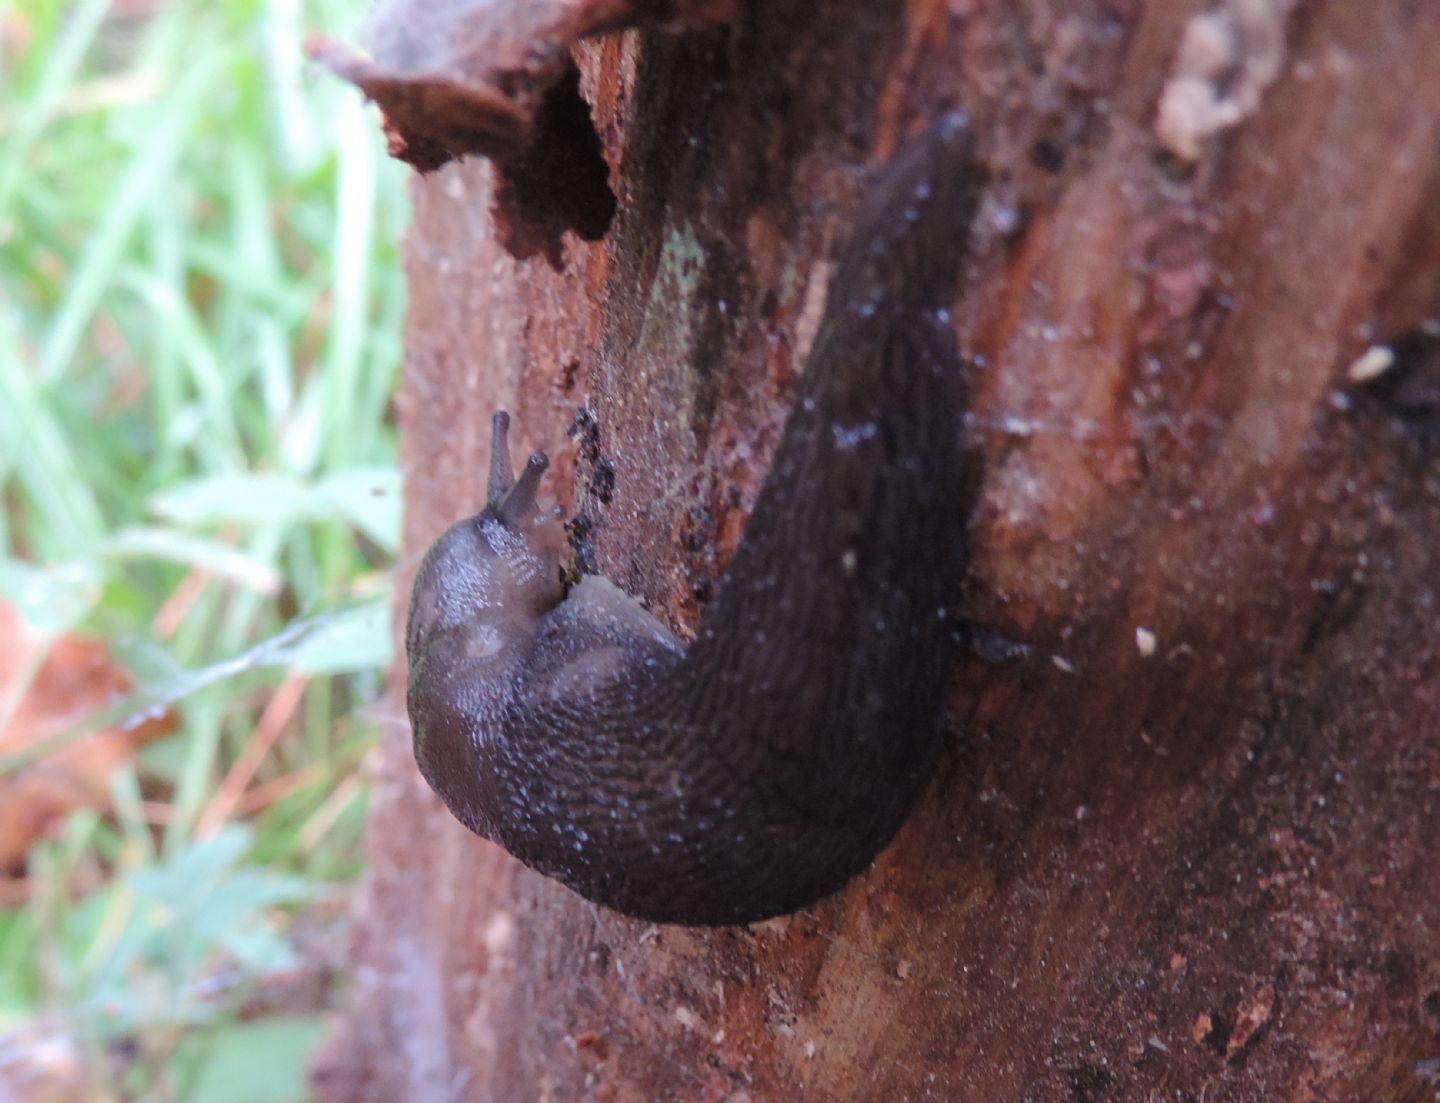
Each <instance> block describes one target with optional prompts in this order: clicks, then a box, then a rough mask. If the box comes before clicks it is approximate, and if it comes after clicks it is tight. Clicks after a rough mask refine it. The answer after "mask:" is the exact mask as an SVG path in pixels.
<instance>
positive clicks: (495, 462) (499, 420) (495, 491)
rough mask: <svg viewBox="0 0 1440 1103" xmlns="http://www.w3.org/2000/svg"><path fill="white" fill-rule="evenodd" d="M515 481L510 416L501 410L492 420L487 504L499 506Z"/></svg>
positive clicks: (486, 493)
mask: <svg viewBox="0 0 1440 1103" xmlns="http://www.w3.org/2000/svg"><path fill="white" fill-rule="evenodd" d="M514 481H515V472H514V470H513V469H512V468H511V466H510V415H509V414H507V413H506V412H505V411H504V410H499V411H497V412H496V414H495V416H494V417H493V418H491V419H490V481H489V485H488V487H487V488H486V492H485V504H486V505H487V506H492V507H493V506H498V505H499V504H500V499H501V498H503V497H504V496H505V492H506V491H507V490H509V489H510V484H511V483H513V482H514Z"/></svg>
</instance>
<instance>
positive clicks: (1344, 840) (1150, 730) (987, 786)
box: [316, 0, 1440, 1103]
mask: <svg viewBox="0 0 1440 1103" xmlns="http://www.w3.org/2000/svg"><path fill="white" fill-rule="evenodd" d="M575 56H576V59H577V62H578V67H579V72H580V86H579V87H580V93H581V95H582V97H583V98H584V100H585V101H586V102H587V103H588V104H589V105H590V107H591V110H592V112H593V118H594V124H595V131H596V133H597V135H598V136H599V140H600V145H601V149H602V150H603V156H604V159H605V162H606V165H607V166H608V173H609V185H610V187H611V189H612V190H613V193H614V197H615V200H616V205H615V209H616V213H615V216H614V219H613V221H612V222H611V223H610V225H609V227H608V229H607V231H606V232H605V234H604V237H603V239H602V240H600V241H597V242H583V241H580V240H579V239H577V238H576V237H575V236H574V235H567V236H566V237H565V239H564V241H565V244H564V252H563V257H562V258H561V259H562V261H563V270H562V271H556V270H555V269H554V268H553V267H551V266H550V265H547V264H545V263H544V262H543V260H529V261H523V262H522V261H516V260H514V259H513V258H512V257H511V256H510V255H508V254H507V253H506V252H505V250H504V248H503V247H502V246H501V244H500V243H499V241H498V239H497V236H496V234H495V230H494V225H493V221H492V215H491V213H490V211H491V200H492V198H493V191H494V189H495V187H496V182H495V176H494V173H493V170H492V167H491V166H490V165H489V163H487V162H484V161H481V160H477V159H466V160H463V161H460V162H458V163H454V164H451V165H449V166H447V167H445V168H443V169H441V170H439V171H437V172H435V173H433V174H431V175H428V176H426V177H424V178H423V179H419V180H418V181H417V184H416V186H415V192H414V195H415V199H416V214H415V222H414V226H413V228H412V230H411V233H410V238H409V244H408V251H407V257H408V260H407V264H408V272H409V280H410V294H411V305H410V318H409V330H408V339H407V353H406V363H405V370H404V382H403V387H402V391H401V394H400V396H399V398H398V405H399V410H400V416H401V419H402V426H403V431H404V438H403V439H404V462H405V466H406V476H407V502H408V520H407V545H406V546H407V549H408V554H407V558H406V561H405V563H404V564H403V565H402V571H401V578H400V583H401V586H402V588H408V579H409V575H410V572H411V571H412V570H413V567H414V565H415V563H416V562H417V561H418V558H419V555H420V554H421V553H422V552H423V550H424V547H425V546H426V545H427V543H428V542H429V541H430V540H431V539H432V538H433V537H434V536H435V535H437V534H438V533H439V532H440V531H441V529H442V528H443V527H444V526H445V525H446V524H447V523H449V522H450V521H452V520H454V519H455V518H457V517H459V516H461V515H463V514H465V513H466V512H469V511H473V510H474V509H475V508H477V507H478V505H479V504H481V502H482V499H483V495H484V489H483V486H484V470H485V456H486V450H487V448H488V425H489V419H490V414H491V413H492V411H493V410H494V409H496V408H497V407H499V408H506V409H509V410H510V411H512V413H513V414H514V417H515V427H516V429H515V431H516V435H517V438H518V443H519V445H520V446H522V447H544V448H547V449H549V450H550V451H551V454H552V456H553V457H554V458H555V459H556V461H557V462H556V466H555V468H553V469H552V477H551V485H552V486H553V487H554V488H555V490H556V493H557V495H558V496H559V497H560V499H561V501H562V502H563V503H564V504H565V505H566V507H567V509H569V510H570V511H572V512H579V513H583V515H584V516H585V517H586V519H587V520H588V522H589V524H590V532H591V539H592V541H593V544H594V547H595V549H596V553H597V557H598V560H599V564H598V565H599V566H600V567H601V568H602V569H603V570H604V571H605V573H607V574H608V575H609V576H610V577H611V578H612V579H614V580H615V581H616V582H617V583H619V584H620V585H622V586H623V587H625V588H626V589H627V590H629V591H630V592H632V593H634V594H636V595H637V596H639V597H641V598H642V599H643V600H645V601H646V603H647V604H648V605H649V606H650V607H651V608H652V609H653V610H655V611H656V612H657V613H658V615H660V616H662V617H663V618H665V619H667V620H668V621H669V623H671V624H672V625H673V626H674V627H675V628H676V630H677V631H679V632H680V633H682V634H684V633H686V632H688V631H693V629H694V627H695V625H696V623H697V622H698V618H699V615H700V612H701V611H702V610H703V608H704V603H705V600H706V599H707V597H708V596H709V595H710V594H711V593H712V592H713V589H714V587H715V585H716V584H717V582H718V580H719V578H720V577H721V574H722V572H723V569H724V566H725V563H726V562H727V561H728V557H729V556H730V554H731V553H732V552H733V551H734V548H735V546H736V544H737V542H738V540H739V538H740V535H741V534H742V533H743V530H744V523H745V517H746V514H747V510H748V508H749V506H750V505H751V504H752V503H753V501H754V497H755V494H756V492H757V491H758V489H759V486H760V484H761V482H762V481H763V479H764V477H765V473H766V471H767V468H768V464H769V457H770V454H771V450H772V449H773V447H774V445H775V443H776V441H777V439H778V436H779V431H780V428H781V427H782V425H783V423H784V419H785V415H786V411H787V408H788V401H789V397H790V395H791V394H792V392H793V387H794V384H795V377H796V373H797V372H798V371H799V369H800V366H801V365H802V364H803V362H804V356H805V352H806V350H807V348H808V342H809V340H810V339H811V337H812V336H813V328H814V323H815V321H816V320H817V318H818V315H819V310H820V306H821V304H822V303H823V295H824V287H825V281H826V278H827V276H828V274H829V265H830V262H831V260H832V259H833V257H834V256H835V254H836V252H837V251H838V249H839V248H840V246H841V245H843V242H844V240H845V236H846V233H847V219H848V218H849V217H850V216H851V215H852V214H853V212H854V210H855V207H856V204H857V202H858V199H859V196H860V193H861V190H862V187H863V179H864V175H863V174H864V171H865V170H866V169H867V168H868V167H871V166H874V165H876V164H878V163H880V162H881V161H883V160H884V159H885V158H886V157H887V156H888V155H889V153H890V152H891V151H892V150H893V149H894V148H895V147H896V145H897V144H898V143H899V141H900V140H901V139H902V137H903V136H904V135H905V134H906V133H908V132H910V131H912V130H913V129H915V128H916V127H918V126H919V125H922V124H923V123H924V122H925V121H926V120H928V119H930V118H933V117H934V116H935V115H936V114H938V113H939V112H940V111H942V110H944V109H946V108H951V107H956V106H959V107H963V108H964V109H965V110H966V111H967V112H968V113H969V114H970V116H971V118H972V121H973V125H974V127H975V130H976V132H977V134H978V135H979V138H980V144H981V148H982V151H983V154H984V156H985V159H986V161H987V162H988V164H989V167H990V171H991V173H992V178H993V182H992V184H991V187H990V191H989V193H988V195H987V199H986V202H985V205H984V207H983V210H982V214H981V221H980V225H979V226H978V227H977V255H976V258H975V261H974V263H973V264H972V266H971V271H970V272H969V274H968V276H967V278H966V281H965V286H964V288H963V289H962V292H961V294H960V296H959V298H958V299H957V302H956V304H955V312H954V313H955V316H956V319H957V327H958V328H957V332H958V333H959V334H960V337H961V340H962V347H963V348H964V350H965V351H966V352H967V353H968V354H969V355H970V356H971V357H972V360H973V364H972V367H971V369H970V370H971V372H972V386H973V388H974V394H973V406H972V410H971V413H970V416H969V421H970V424H971V429H972V434H973V439H974V442H975V448H976V452H977V459H978V460H979V462H981V463H982V464H983V469H984V473H985V475H984V478H985V483H984V485H985V491H984V499H983V504H982V506H981V508H980V510H979V512H978V515H977V516H976V517H975V518H974V520H973V525H972V529H973V537H974V541H975V547H976V553H975V559H974V562H973V564H972V569H971V576H970V579H969V580H968V582H967V584H966V587H965V590H964V592H963V593H961V594H957V595H956V604H957V608H958V609H959V610H960V611H961V612H962V613H963V614H964V615H965V617H966V618H967V619H968V620H969V621H970V622H972V623H973V624H974V625H976V626H977V629H978V630H979V632H980V634H981V635H982V636H983V637H984V638H985V639H987V640H989V641H990V642H991V643H992V644H993V643H995V641H1010V642H1012V643H1014V644H1018V645H1023V646H1021V647H1015V648H1010V649H1009V650H1011V651H1013V652H1016V657H1012V658H1010V659H1009V660H1007V661H1003V662H997V661H992V660H987V659H985V658H982V657H980V656H979V655H978V654H977V655H975V656H971V657H967V658H965V659H964V660H963V661H962V662H960V663H959V664H958V667H957V670H956V674H955V681H954V689H953V696H952V734H951V740H950V749H949V751H948V752H947V755H946V756H945V758H944V760H943V762H942V764H941V767H940V769H939V770H938V772H937V775H936V777H935V779H934V781H933V784H932V785H931V786H930V788H929V790H928V792H927V795H926V797H925V798H924V800H923V801H922V805H921V807H920V808H919V809H918V810H917V812H916V814H915V815H914V816H913V817H912V819H911V821H910V822H909V824H908V825H907V826H906V828H905V829H904V830H903V831H902V832H901V835H900V837H899V838H898V839H897V841H896V842H895V843H894V845H893V846H892V847H891V848H890V849H889V850H887V851H886V852H885V853H884V854H883V855H882V856H881V857H880V859H879V860H878V861H877V863H876V864H875V867H874V868H873V869H872V870H871V871H870V872H869V873H868V874H866V875H865V876H863V877H861V878H860V879H858V880H857V881H856V882H854V883H853V884H852V885H851V886H850V887H849V888H848V889H847V890H845V891H844V892H843V893H841V894H840V895H838V896H836V897H834V898H832V899H830V900H827V901H824V902H822V903H821V904H819V905H817V906H816V907H814V908H811V909H809V910H807V911H805V912H802V913H800V914H797V915H794V916H791V917H788V918H785V919H780V920H774V921H771V922H769V923H765V924H761V925H759V926H756V927H751V928H743V929H729V930H716V931H690V930H682V929H677V928H668V927H664V928H659V927H653V926H647V925H644V924H639V923H635V922H632V921H629V920H626V919H623V918H621V917H618V916H615V915H613V914H610V913H608V912H605V911H602V910H600V909H597V908H596V907H594V906H592V905H590V904H587V903H585V902H584V901H582V900H580V899H579V898H578V897H575V896H573V895H572V894H570V893H569V892H568V891H566V890H565V889H563V888H561V887H559V886H558V885H555V884H553V883H550V882H548V881H546V880H544V879H543V878H540V877H539V876H537V875H534V874H532V873H530V872H529V871H527V870H524V869H523V868H521V867H518V866H517V865H516V864H515V863H514V862H512V861H511V860H510V859H509V858H508V857H507V856H506V855H504V854H503V853H502V852H500V851H498V850H497V849H495V848H493V847H491V846H490V845H488V844H487V843H484V842H482V841H480V840H478V839H475V838H473V837H471V836H470V835H468V834H467V833H466V832H465V831H464V829H463V828H461V827H460V825H459V824H457V823H455V822H454V821H453V820H451V819H450V818H449V817H448V815H446V814H445V813H444V811H443V809H442V808H441V806H440V804H439V802H438V801H437V800H436V799H435V798H434V797H433V796H432V795H431V794H430V793H429V791H428V790H427V789H426V788H425V786H424V784H423V782H422V781H421V780H420V778H419V775H418V773H417V772H416V770H415V766H414V763H413V760H412V758H411V755H410V748H409V733H408V730H407V729H406V727H405V725H404V722H403V706H402V705H401V704H400V702H401V699H402V697H403V693H402V692H401V689H400V686H401V681H400V679H401V678H402V677H403V672H398V671H397V674H396V691H395V693H394V694H393V699H394V701H395V702H396V705H395V716H396V717H397V719H396V721H395V722H394V724H393V725H392V726H391V728H390V730H388V731H387V733H386V736H385V740H384V745H383V747H382V765H381V768H380V776H379V777H378V779H377V786H376V792H375V797H374V801H373V805H372V813H371V815H372V827H371V870H370V873H369V876H368V878H367V882H366V886H365V889H364V891H363V893H362V897H361V900H360V902H359V904H358V906H357V916H356V934H355V947H354V950H355V960H356V963H357V967H358V972H357V976H356V981H355V986H354V991H353V995H352V999H351V1003H350V1006H349V1008H348V1009H347V1011H346V1013H345V1015H344V1017H343V1020H342V1021H341V1022H340V1023H338V1024H337V1029H336V1032H335V1033H334V1034H333V1035H332V1037H331V1039H330V1042H329V1043H328V1046H327V1048H326V1050H325V1051H324V1052H323V1053H322V1054H321V1056H320V1057H319V1059H318V1060H317V1064H316V1085H317V1090H318V1091H319V1093H320V1095H321V1097H322V1098H323V1099H324V1100H326V1101H327V1103H342V1101H343V1103H358V1101H361V1100H385V1101H390V1100H396V1099H405V1100H414V1101H428V1100H448V1099H465V1100H471V1099H473V1100H505V1101H508V1100H528V1099H555V1100H570V1099H602V1100H603V1099H609V1100H636V1101H651V1100H661V1099H682V1100H712V1099H713V1100H720V1099H730V1100H736V1101H738V1100H745V1099H749V1100H756V1101H762V1100H797V1099H814V1100H850V1099H853V1100H880V1099H937V1100H950V1099H987V1100H1007V1099H1015V1100H1019V1099H1027V1100H1096V1101H1098V1100H1112V1099H1113V1100H1130V1099H1134V1100H1142V1099H1144V1100H1149V1099H1175V1100H1197V1101H1198V1100H1201V1099H1203V1100H1207V1101H1210V1103H1214V1101H1216V1100H1255V1099H1273V1100H1295V1101H1300V1100H1348V1099H1356V1100H1360V1099H1366V1100H1371V1099H1373V1100H1409V1101H1414V1103H1421V1101H1423V1100H1433V1099H1434V1098H1436V1092H1437V1090H1440V875H1437V867H1440V844H1437V839H1440V558H1437V552H1436V549H1437V548H1440V65H1437V64H1436V62H1435V59H1436V58H1437V57H1440V6H1437V5H1435V4H1433V3H1424V2H1415V0H1380V2H1378V3H1376V4H1372V5H1366V6H1363V7H1362V6H1358V5H1355V4H1352V3H1350V2H1348V0H1299V2H1295V3H1289V2H1285V0H1229V2H1228V3H1227V2H1222V3H1219V4H1217V5H1215V6H1212V7H1206V6H1204V5H1201V4H1195V3H1183V2H1170V3H1162V2H1158V0H1157V2H1149V3H1142V2H1140V0H1111V2H1099V0H1095V2H1076V0H1036V2H1034V3H1028V4H1018V5H1011V4H987V5H982V4H978V3H970V2H958V3H955V2H944V0H910V2H909V3H906V4H903V5H901V4H887V5H878V4H861V3H841V2H837V0H826V2H822V3H819V4H813V3H799V2H798V0H781V2H777V3H771V4H765V5H750V6H745V7H743V8H742V11H741V12H740V14H739V17H738V18H737V19H736V21H735V22H734V23H733V24H732V25H731V26H729V27H721V28H716V29H711V30H705V31H698V32H690V33H685V34H680V35H667V34H662V33H659V32H656V31H645V32H635V31H630V32H626V33H623V34H611V35H607V36H604V37H600V38H597V39H594V40H591V41H587V42H585V43H582V44H581V45H580V46H579V47H577V49H576V53H575ZM580 406H584V407H586V408H587V409H588V410H590V411H592V412H593V414H594V417H595V420H596V424H597V426H598V438H597V439H596V440H595V441H594V442H593V447H591V448H589V449H586V450H584V454H581V450H580V449H579V448H578V447H577V445H576V443H575V441H573V440H570V439H568V438H567V437H566V428H567V426H568V425H569V424H570V423H571V421H572V419H573V417H574V414H575V410H576V408H577V407H580ZM601 468H604V469H607V470H606V472H605V473H603V479H600V480H599V481H601V482H607V481H608V480H610V479H612V478H613V492H610V493H607V494H606V495H604V496H608V497H609V499H610V500H609V502H608V503H607V502H605V501H603V500H602V495H600V494H598V493H597V492H596V488H597V478H598V477H599V475H600V474H601V472H600V471H599V469H601ZM977 650H986V651H991V652H993V651H997V650H1006V648H1004V647H988V648H981V649H977ZM992 659H993V656H992Z"/></svg>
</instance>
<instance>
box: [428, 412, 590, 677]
mask: <svg viewBox="0 0 1440 1103" xmlns="http://www.w3.org/2000/svg"><path fill="white" fill-rule="evenodd" d="M509 425H510V418H509V415H508V414H505V413H503V412H501V413H498V414H496V415H495V421H494V430H495V431H494V439H493V444H492V447H491V454H490V480H489V495H488V502H487V504H486V506H485V508H484V509H483V510H482V511H481V512H480V513H478V514H476V515H475V516H474V517H470V518H467V519H466V520H464V521H460V522H457V523H456V524H454V525H452V526H450V528H449V529H448V530H447V531H446V532H445V534H444V535H443V536H441V537H440V539H439V540H437V541H435V543H434V545H433V546H432V547H431V548H430V550H429V551H428V552H427V553H426V554H425V559H424V561H423V562H422V563H421V564H420V569H419V571H417V572H416V575H415V585H414V588H413V589H412V590H411V594H410V616H409V623H408V624H407V626H406V630H405V650H406V652H407V653H408V654H409V657H410V662H411V667H412V671H413V670H414V668H415V667H417V666H418V665H419V663H420V661H421V660H423V659H424V658H425V657H426V654H427V652H429V651H431V649H432V648H433V647H434V645H435V644H436V642H437V641H439V640H442V639H443V640H444V641H446V642H445V645H444V647H445V652H446V654H447V656H450V657H460V656H463V657H464V658H466V659H471V660H483V659H486V658H489V657H491V656H502V657H503V656H505V655H506V653H507V652H508V651H510V650H511V649H513V648H514V646H515V645H516V644H518V643H521V642H523V641H524V640H528V639H529V637H530V635H531V634H533V631H534V627H535V622H536V621H537V620H538V619H539V617H540V616H541V615H543V614H544V613H545V612H546V611H547V610H549V609H551V608H553V607H554V606H555V605H556V604H557V603H558V602H559V601H560V599H561V598H562V597H563V596H564V590H563V588H562V586H561V584H560V550H561V548H562V547H564V544H565V532H564V528H563V526H562V525H561V523H560V520H559V517H558V516H557V514H556V512H555V511H554V510H542V509H541V508H540V506H539V505H538V503H537V501H536V496H537V493H538V491H539V487H540V479H541V477H542V476H543V475H544V473H545V469H546V468H547V467H548V466H549V463H550V461H549V460H548V459H547V458H546V456H545V454H544V453H543V452H536V453H535V454H534V455H532V456H531V457H530V459H529V461H528V462H527V463H526V465H525V470H524V471H523V472H522V473H521V475H520V477H519V479H513V478H512V472H511V467H510V451H509V446H508V440H507V437H508V430H509Z"/></svg>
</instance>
